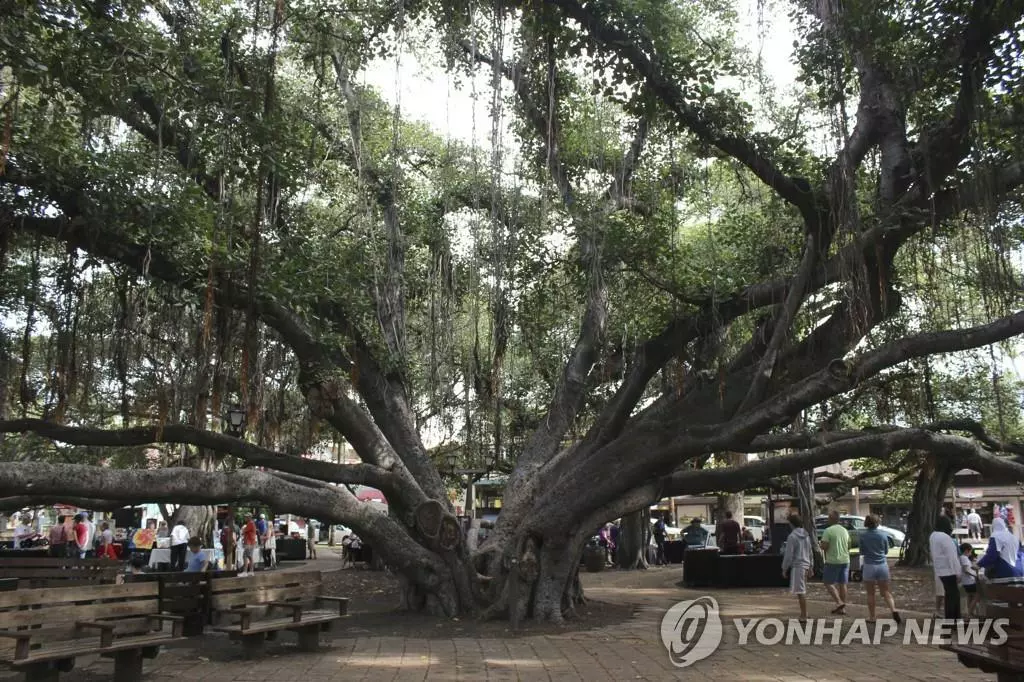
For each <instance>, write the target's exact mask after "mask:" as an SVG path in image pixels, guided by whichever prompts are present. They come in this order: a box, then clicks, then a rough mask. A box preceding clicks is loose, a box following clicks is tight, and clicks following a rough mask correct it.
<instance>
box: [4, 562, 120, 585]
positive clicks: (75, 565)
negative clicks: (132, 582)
mask: <svg viewBox="0 0 1024 682" xmlns="http://www.w3.org/2000/svg"><path fill="white" fill-rule="evenodd" d="M122 571H123V564H121V562H119V561H113V560H111V559H70V558H68V559H63V558H57V557H37V558H18V559H0V578H16V579H17V580H18V587H20V588H25V587H30V588H32V587H65V586H71V585H104V584H109V585H112V584H114V582H116V581H117V577H118V576H119V575H120V574H121V573H122Z"/></svg>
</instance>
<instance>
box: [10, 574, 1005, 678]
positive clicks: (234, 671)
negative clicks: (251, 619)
mask: <svg viewBox="0 0 1024 682" xmlns="http://www.w3.org/2000/svg"><path fill="white" fill-rule="evenodd" d="M316 563H317V564H318V565H317V567H318V568H319V567H321V566H323V567H324V568H327V567H328V566H330V564H328V563H325V562H323V560H321V561H318V562H316ZM332 567H333V566H332ZM679 577H680V570H679V568H678V567H676V568H673V569H652V570H650V571H646V572H637V573H617V572H609V573H604V574H598V575H587V576H586V578H585V583H586V585H587V593H588V595H589V596H590V597H591V598H593V599H600V600H603V601H614V602H619V603H628V604H632V605H635V607H636V609H637V611H636V616H635V617H634V618H633V619H631V620H629V621H627V622H624V623H620V624H617V625H613V626H609V627H605V628H600V629H596V630H590V631H585V632H571V633H562V634H552V635H544V636H528V637H521V638H507V639H497V638H489V639H473V638H442V639H419V638H416V639H413V638H401V637H379V636H354V633H353V631H352V630H349V631H348V632H346V629H345V628H339V632H337V633H336V634H335V635H334V637H333V639H330V640H328V641H329V645H328V646H326V647H325V648H324V649H323V650H322V651H321V652H318V653H316V654H306V653H301V652H298V651H296V650H295V649H294V648H293V647H292V646H291V642H293V641H294V639H293V637H292V636H291V635H290V634H288V633H285V634H284V635H282V638H281V641H280V642H273V643H271V644H269V645H268V652H269V653H270V655H269V656H268V657H267V658H265V659H263V660H261V661H245V660H242V659H241V657H240V649H239V648H234V647H231V646H230V645H228V644H227V643H226V642H225V641H224V640H221V639H219V638H218V637H216V636H210V637H205V638H202V639H201V640H197V641H194V642H192V641H190V642H189V643H188V644H187V645H185V646H181V647H176V648H172V649H170V650H168V651H166V652H165V653H163V654H162V655H161V656H160V657H159V658H157V659H156V660H154V661H147V662H146V667H145V669H146V675H145V678H144V680H145V682H171V681H175V682H178V681H180V682H186V681H187V682H229V681H230V682H248V681H254V682H255V681H258V680H268V681H270V680H273V681H274V682H340V681H341V680H346V681H348V680H352V681H365V682H378V681H380V682H383V681H388V682H405V681H412V680H416V681H419V680H438V681H447V680H467V681H477V680H480V681H483V680H495V681H497V680H527V681H533V680H538V681H540V680H551V681H553V682H571V681H574V680H581V681H585V682H605V681H608V682H611V681H615V682H618V681H623V680H676V679H685V680H720V681H727V680H749V681H751V682H753V681H760V680H772V681H778V680H801V681H803V680H818V681H822V682H824V681H832V680H856V681H857V682H870V681H873V680H961V681H973V680H992V679H994V677H993V676H988V675H982V674H980V673H977V672H975V671H969V670H967V669H966V668H964V667H962V666H961V665H959V663H957V661H956V658H955V656H953V655H952V654H949V653H947V652H943V651H940V650H939V649H937V648H932V647H925V646H907V647H901V646H899V645H898V644H895V643H892V644H883V645H881V646H877V647H872V646H866V645H851V646H847V647H842V646H836V647H818V648H813V647H799V646H791V647H785V646H776V647H763V646H756V645H748V646H744V647H740V646H739V645H738V643H737V639H738V635H737V632H736V630H735V628H733V627H732V625H731V624H729V623H731V621H729V620H728V618H729V617H749V616H779V617H789V616H791V615H792V613H793V607H794V606H795V603H794V600H792V599H790V598H786V597H784V596H778V595H776V594H773V593H765V592H763V591H759V592H758V593H756V594H751V593H750V592H743V591H719V592H717V593H715V594H714V596H715V597H716V598H717V599H718V601H719V603H720V606H721V609H722V613H723V616H725V617H726V623H727V627H726V631H725V638H724V641H723V643H722V646H721V648H720V649H719V650H718V651H716V652H715V653H714V654H713V655H712V656H711V657H709V658H707V659H705V660H703V661H700V662H698V663H696V664H695V665H693V666H692V667H689V668H685V669H677V668H674V667H673V666H672V665H671V664H670V662H669V660H668V656H667V654H666V651H665V649H664V648H663V646H662V644H661V642H660V637H659V634H658V633H659V627H660V623H661V618H662V616H663V614H664V612H665V610H666V609H667V608H668V607H669V606H671V605H672V604H674V603H675V602H677V601H679V600H681V599H692V598H694V597H696V596H699V595H700V594H701V593H700V592H693V591H687V590H682V589H680V588H678V587H676V586H675V585H674V584H673V581H674V580H678V578H679ZM828 608H829V605H827V604H823V603H814V604H812V605H811V614H810V615H811V616H812V617H815V616H825V615H826V614H827V612H828ZM851 615H853V616H857V615H864V610H863V609H858V608H857V607H852V608H851ZM908 615H909V614H908ZM921 615H923V614H921ZM395 617H396V618H398V617H400V616H398V615H396V616H395ZM357 623H358V615H353V616H352V617H351V621H350V625H351V626H352V628H353V629H355V628H356V627H357ZM83 664H84V665H83ZM111 670H112V663H110V662H108V661H105V660H101V659H93V660H88V659H87V660H84V661H81V662H80V664H79V668H78V669H77V670H76V671H75V672H74V673H72V674H71V675H69V676H68V679H69V680H71V682H86V681H87V682H94V681H95V682H98V681H99V680H104V679H109V675H110V672H111ZM2 677H3V676H2V675H0V678H2Z"/></svg>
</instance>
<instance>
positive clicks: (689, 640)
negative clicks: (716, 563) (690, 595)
mask: <svg viewBox="0 0 1024 682" xmlns="http://www.w3.org/2000/svg"><path fill="white" fill-rule="evenodd" d="M661 642H662V644H664V645H665V648H666V649H668V659H669V660H670V661H672V665H674V666H676V667H678V668H685V667H686V666H689V665H693V664H694V663H696V662H697V661H700V660H703V659H705V658H707V657H708V656H710V655H711V654H713V653H714V652H715V650H716V649H718V646H719V645H720V644H721V643H722V619H721V617H720V616H719V615H718V602H717V601H715V599H714V598H713V597H700V598H699V599H693V600H690V601H681V602H679V603H678V604H675V605H674V606H672V608H670V609H669V610H668V611H666V612H665V617H664V618H662V619H661Z"/></svg>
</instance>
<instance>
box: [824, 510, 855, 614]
mask: <svg viewBox="0 0 1024 682" xmlns="http://www.w3.org/2000/svg"><path fill="white" fill-rule="evenodd" d="M828 523H829V526H828V528H826V529H825V532H824V533H822V534H821V549H822V551H823V552H825V587H826V588H827V589H828V593H829V594H831V595H832V598H833V599H835V601H836V604H838V606H836V608H834V609H833V610H832V613H835V614H839V615H842V614H844V613H846V584H847V583H848V582H849V579H850V533H849V532H847V530H846V529H845V528H843V527H842V525H840V523H839V512H837V511H834V512H830V513H829V515H828Z"/></svg>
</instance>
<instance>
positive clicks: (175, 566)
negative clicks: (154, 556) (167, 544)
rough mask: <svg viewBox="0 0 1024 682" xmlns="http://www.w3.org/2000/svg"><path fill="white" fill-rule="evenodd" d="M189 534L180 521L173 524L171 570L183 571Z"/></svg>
mask: <svg viewBox="0 0 1024 682" xmlns="http://www.w3.org/2000/svg"><path fill="white" fill-rule="evenodd" d="M189 537H190V534H189V532H188V528H186V527H185V524H183V523H182V522H181V521H178V522H177V523H176V524H174V528H172V529H171V570H172V571H184V570H185V558H186V557H185V555H186V554H187V552H188V540H189Z"/></svg>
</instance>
